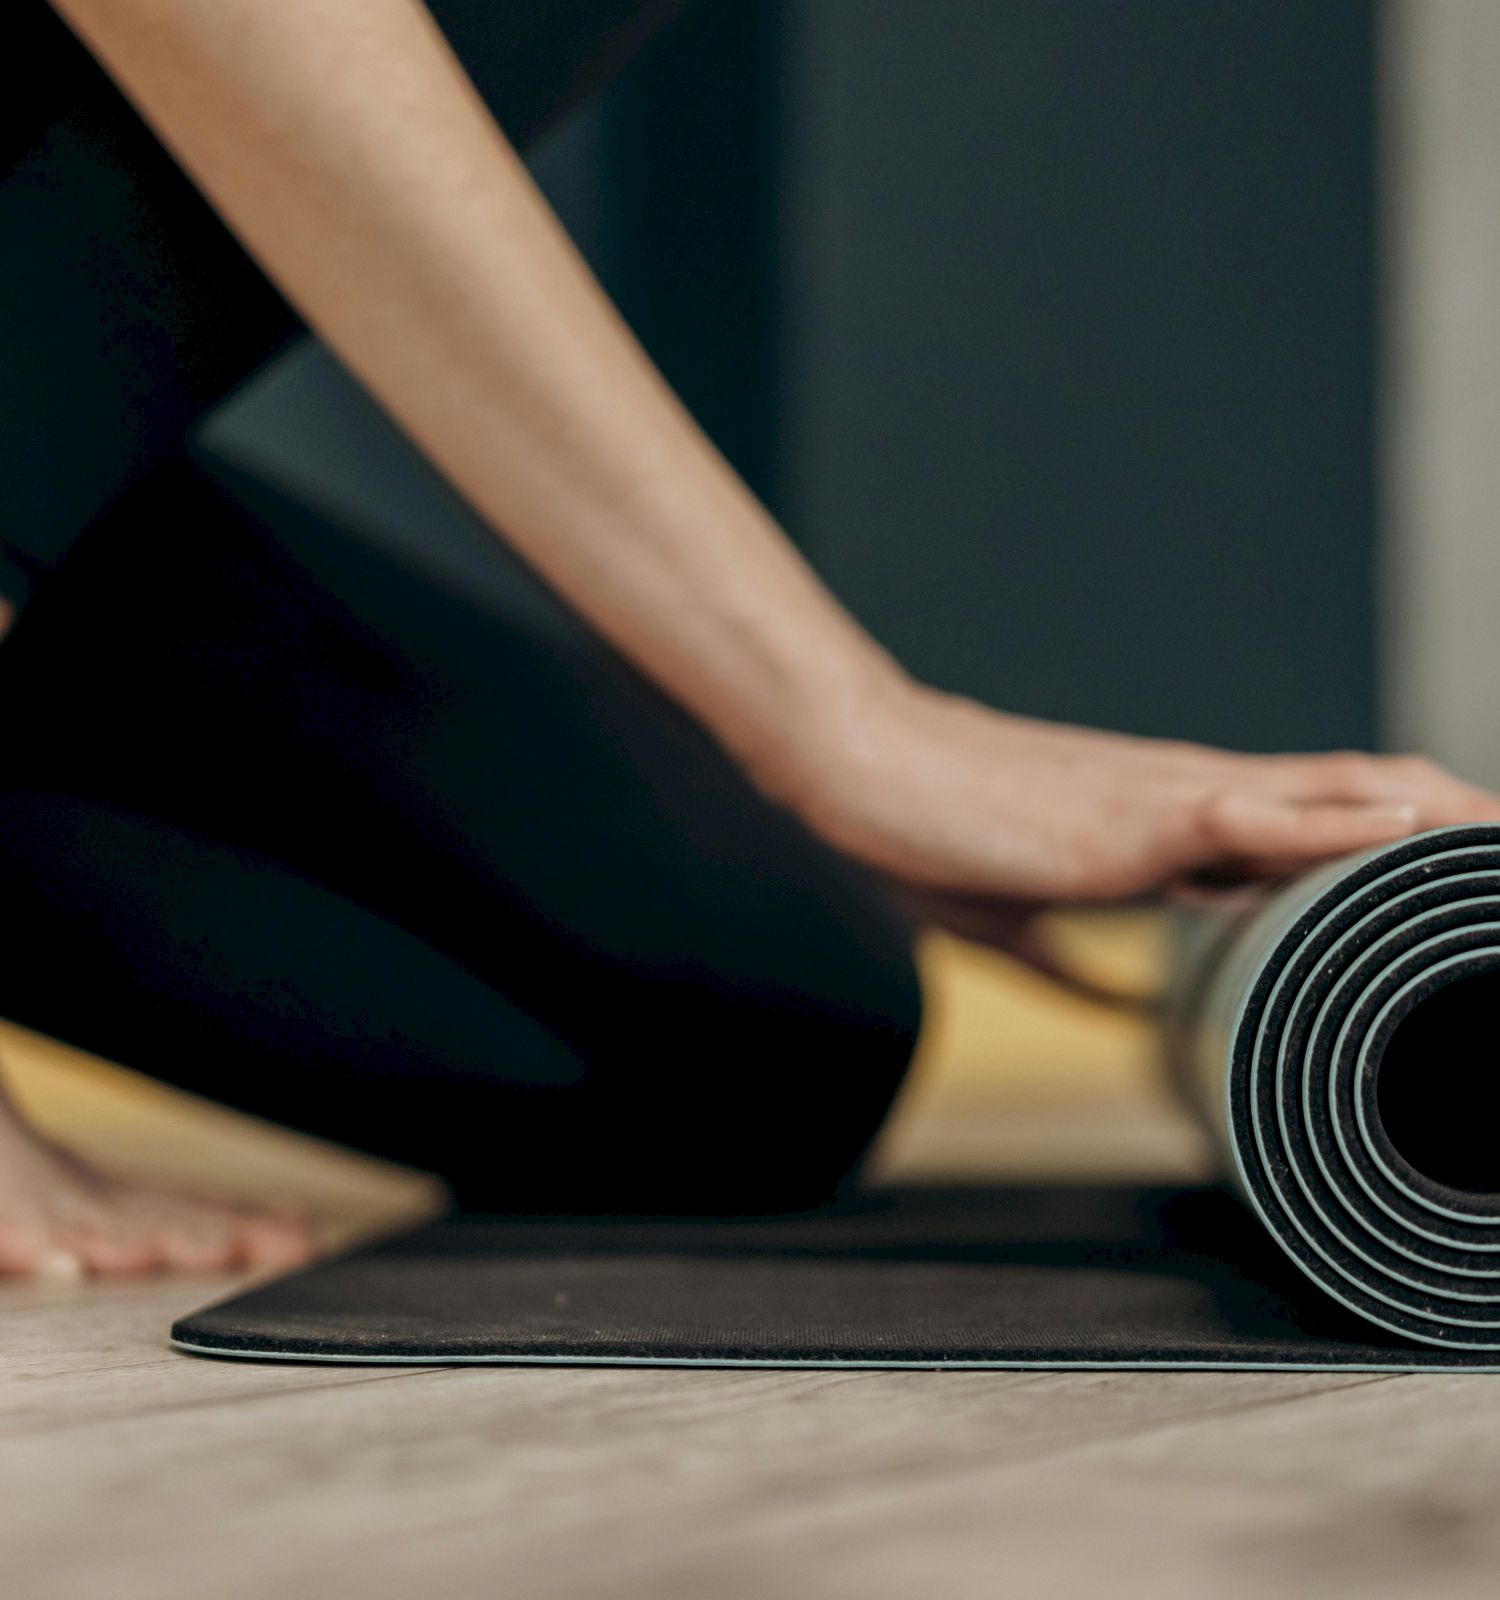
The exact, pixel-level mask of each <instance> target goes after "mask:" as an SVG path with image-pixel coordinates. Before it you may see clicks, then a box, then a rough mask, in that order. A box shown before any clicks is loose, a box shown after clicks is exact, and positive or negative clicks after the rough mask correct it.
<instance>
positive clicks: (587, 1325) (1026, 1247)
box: [172, 1185, 1500, 1371]
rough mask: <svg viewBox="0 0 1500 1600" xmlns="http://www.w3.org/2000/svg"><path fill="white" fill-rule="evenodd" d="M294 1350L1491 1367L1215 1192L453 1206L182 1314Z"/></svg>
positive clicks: (1034, 1190)
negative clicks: (1388, 1312)
mask: <svg viewBox="0 0 1500 1600" xmlns="http://www.w3.org/2000/svg"><path fill="white" fill-rule="evenodd" d="M172 1336H173V1340H174V1342H175V1343H176V1344H177V1345H178V1346H179V1347H180V1348H182V1349H185V1350H190V1351H194V1352H198V1353H203V1354H212V1355H225V1356H239V1357H261V1358H266V1359H281V1360H293V1361H340V1362H367V1361H375V1362H415V1363H422V1364H426V1363H443V1362H476V1361H479V1362H497V1363H514V1362H542V1363H588V1364H615V1363H624V1364H650V1365H699V1364H706V1365H733V1366H809V1367H841V1366H850V1367H856V1366H857V1367H955V1368H957V1367H966V1368H975V1367H980V1368H983V1367H995V1368H1004V1367H1062V1368H1065V1367H1118V1368H1132V1367H1173V1368H1293V1369H1295V1368H1320V1369H1321V1368H1341V1369H1354V1370H1380V1371H1408V1370H1417V1369H1424V1368H1443V1369H1452V1368H1468V1369H1473V1370H1491V1371H1493V1370H1500V1356H1497V1355H1496V1354H1494V1353H1493V1352H1482V1351H1474V1350H1453V1349H1442V1348H1438V1347H1435V1346H1430V1345H1420V1344H1412V1343H1410V1342H1407V1341H1404V1340H1402V1339H1400V1338H1397V1337H1394V1336H1392V1335H1388V1334H1385V1333H1382V1332H1381V1331H1380V1330H1379V1329H1376V1328H1372V1327H1371V1325H1370V1324H1369V1323H1368V1322H1365V1321H1363V1320H1361V1319H1360V1318H1358V1317H1356V1316H1354V1315H1353V1314H1352V1313H1350V1312H1349V1311H1347V1310H1345V1309H1343V1308H1342V1307H1340V1306H1338V1305H1336V1304H1335V1303H1334V1302H1333V1301H1331V1300H1330V1299H1329V1298H1328V1296H1327V1295H1326V1294H1323V1293H1321V1292H1320V1291H1319V1290H1318V1289H1317V1288H1316V1287H1315V1286H1314V1285H1313V1284H1312V1283H1310V1282H1309V1281H1308V1280H1307V1278H1306V1277H1305V1276H1304V1275H1303V1274H1302V1273H1300V1272H1299V1271H1297V1269H1296V1268H1295V1267H1293V1266H1292V1265H1291V1263H1290V1262H1288V1261H1287V1259H1286V1257H1285V1256H1284V1254H1283V1253H1282V1251H1281V1250H1279V1249H1278V1248H1277V1246H1276V1245H1275V1243H1274V1242H1273V1241H1272V1240H1271V1238H1269V1237H1268V1235H1267V1233H1266V1230H1265V1228H1264V1227H1263V1226H1262V1225H1261V1224H1260V1223H1259V1222H1257V1220H1256V1219H1255V1217H1254V1216H1252V1214H1251V1212H1250V1211H1249V1210H1248V1209H1247V1208H1246V1207H1245V1206H1244V1205H1242V1204H1241V1203H1240V1202H1239V1201H1238V1200H1237V1199H1235V1198H1234V1197H1233V1196H1231V1195H1229V1194H1228V1193H1225V1192H1222V1191H1220V1190H1217V1189H1208V1188H1203V1189H1142V1188H1123V1187H1101V1186H1086V1185H1084V1186H1075V1185H1069V1186H1027V1187H1006V1188H973V1187H910V1188H892V1189H887V1190H882V1191H875V1192H871V1193H869V1194H867V1195H865V1196H862V1197H859V1198H857V1199H854V1200H851V1201H849V1202H846V1203H844V1204H843V1205H841V1206H839V1207H837V1208H833V1209H829V1210H826V1211H822V1212H817V1213H810V1214H807V1215H802V1216H794V1217H777V1218H759V1219H734V1220H719V1221H708V1220H704V1221H683V1220H676V1219H664V1220H635V1219H629V1220H626V1219H616V1220H609V1219H601V1220H585V1219H563V1218H558V1219H545V1218H544V1219H525V1220H516V1219H511V1218H494V1217H454V1218H451V1219H449V1220H447V1221H443V1222H439V1223H435V1224H433V1225H431V1226H428V1227H425V1228H422V1229H420V1230H418V1231H416V1232H414V1233H410V1234H407V1235H405V1236H404V1237H401V1238H397V1239H392V1240H388V1241H386V1242H384V1243H381V1244H377V1245H373V1246H370V1247H368V1248H365V1249H362V1250H359V1251H356V1252H354V1253H353V1254H351V1255H348V1256H345V1257H342V1258H341V1259H338V1260H334V1261H329V1262H324V1263H321V1264H318V1265H315V1266H313V1267H310V1268H308V1269H307V1270H306V1271H303V1272H300V1273H296V1274H294V1275H292V1276H290V1277H287V1278H282V1279H279V1280H277V1281H276V1282H274V1283H270V1284H267V1285H266V1286H264V1287H262V1288H259V1289H254V1290H252V1291H250V1292H249V1293H247V1294H242V1295H238V1296H236V1297H235V1298H233V1299H230V1300H226V1301H224V1302H223V1303H221V1304H219V1305H216V1306H210V1307H207V1308H206V1309H204V1310H202V1311H199V1312H197V1313H195V1314H194V1315H192V1316H189V1317H185V1318H183V1320H182V1321H180V1322H179V1323H177V1325H176V1326H175V1327H174V1328H173V1330H172Z"/></svg>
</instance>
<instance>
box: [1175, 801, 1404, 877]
mask: <svg viewBox="0 0 1500 1600" xmlns="http://www.w3.org/2000/svg"><path fill="white" fill-rule="evenodd" d="M1201 820H1202V825H1203V831H1204V835H1205V842H1206V843H1207V844H1208V845H1209V846H1210V847H1211V849H1213V850H1214V851H1216V852H1217V854H1218V855H1219V856H1221V857H1229V858H1231V859H1232V860H1234V861H1235V862H1236V863H1238V862H1243V861H1256V860H1261V861H1277V862H1280V863H1282V864H1283V866H1292V865H1295V864H1298V863H1301V864H1306V863H1307V862H1310V861H1316V860H1320V859H1324V858H1326V857H1329V856H1338V855H1345V854H1348V853H1349V852H1350V851H1354V850H1364V849H1368V848H1369V847H1370V846H1372V845H1377V844H1386V843H1389V842H1390V841H1391V840H1393V839H1402V838H1405V837H1406V836H1407V835H1408V834H1411V833H1414V832H1415V831H1416V830H1417V828H1418V827H1419V826H1420V825H1421V813H1420V811H1419V810H1418V808H1417V807H1416V806H1414V805H1412V804H1410V803H1407V802H1396V803H1391V802H1383V801H1382V802H1376V803H1345V804H1330V805H1298V804H1294V803H1292V802H1289V801H1284V800H1275V799H1271V798H1270V797H1267V796H1260V795H1244V794H1229V795H1217V796H1214V797H1213V798H1212V799H1210V800H1209V801H1208V802H1207V803H1206V804H1205V806H1204V808H1203V813H1202V819H1201ZM1211 860H1212V857H1206V858H1205V859H1204V861H1202V862H1201V863H1200V865H1208V864H1210V862H1211Z"/></svg>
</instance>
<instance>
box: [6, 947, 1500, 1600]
mask: <svg viewBox="0 0 1500 1600" xmlns="http://www.w3.org/2000/svg"><path fill="white" fill-rule="evenodd" d="M989 978H990V974H989V973H988V972H987V971H986V970H985V969H984V966H983V962H982V961H981V960H980V959H979V958H973V957H970V956H968V955H965V954H964V953H962V952H954V951H952V950H946V951H942V952H939V957H938V958H937V960H936V965H935V968H934V984H935V987H936V989H937V990H938V992H939V997H940V1000H942V999H944V998H945V997H946V999H947V1000H949V1001H953V1002H955V1003H954V1004H953V1005H952V1006H950V1007H949V1008H948V1009H947V1010H945V1011H943V1012H942V1014H941V1015H940V1017H939V1019H938V1022H937V1023H936V1025H935V1027H934V1029H933V1031H932V1033H931V1035H930V1037H929V1041H928V1046H927V1049H926V1052H925V1055H926V1059H925V1060H924V1064H923V1070H922V1072H921V1074H920V1075H919V1078H918V1082H917V1085H916V1091H915V1093H914V1095H913V1096H912V1099H911V1102H910V1103H909V1104H908V1105H907V1106H906V1107H905V1108H904V1110H903V1113H902V1116H901V1118H900V1119H899V1120H898V1123H897V1125H896V1127H895V1129H894V1131H893V1135H892V1137H891V1139H890V1141H889V1142H888V1144H887V1146H886V1148H885V1149H884V1151H883V1153H882V1157H881V1160H882V1164H883V1165H884V1167H885V1169H886V1170H887V1171H888V1172H908V1173H919V1172H921V1173H926V1172H933V1171H954V1170H964V1171H966V1172H1009V1173H1027V1174H1033V1173H1037V1172H1066V1173H1077V1172H1101V1173H1103V1172H1109V1173H1114V1174H1127V1173H1129V1174H1134V1173H1139V1174H1142V1175H1145V1174H1163V1175H1165V1174H1174V1173H1176V1174H1187V1173H1192V1172H1194V1171H1197V1170H1200V1169H1201V1163H1202V1159H1203V1157H1202V1151H1201V1149H1200V1147H1199V1145H1198V1143H1197V1141H1196V1139H1195V1136H1194V1134H1193V1132H1192V1130H1191V1129H1190V1128H1188V1127H1187V1126H1186V1125H1185V1124H1184V1123H1182V1122H1181V1121H1180V1120H1178V1119H1176V1118H1175V1117H1174V1116H1173V1115H1172V1113H1171V1110H1170V1108H1169V1107H1167V1106H1166V1105H1165V1104H1164V1103H1163V1102H1162V1101H1161V1099H1160V1098H1159V1097H1158V1096H1157V1094H1156V1092H1155V1090H1154V1086H1153V1082H1152V1079H1151V1077H1150V1075H1149V1072H1148V1070H1147V1068H1146V1052H1147V1048H1148V1046H1147V1042H1146V1041H1145V1039H1144V1038H1143V1036H1141V1035H1140V1034H1138V1033H1137V1032H1134V1031H1132V1030H1131V1029H1130V1028H1129V1026H1128V1025H1126V1024H1122V1023H1118V1022H1114V1021H1112V1020H1109V1019H1099V1018H1094V1017H1090V1016H1085V1015H1083V1014H1081V1013H1078V1014H1069V1015H1066V1016H1064V1015H1063V1014H1062V1013H1061V1012H1058V1011H1056V1010H1055V1009H1054V1010H1052V1011H1049V1010H1048V1005H1049V1004H1050V1002H1044V1001H1043V1000H1042V999H1041V998H1040V997H1039V996H1038V995H1036V994H1033V993H1031V992H1030V991H1029V990H1027V989H1026V988H1025V986H1024V985H1021V984H1018V983H1016V982H1014V981H1012V982H1010V984H1009V986H1008V987H1007V986H1006V985H1004V984H1001V985H996V984H994V983H991V982H990V981H989ZM940 1009H941V1008H940ZM7 1042H8V1045H9V1050H8V1059H10V1060H12V1061H15V1060H17V1059H19V1061H20V1071H19V1076H20V1078H21V1080H22V1087H23V1090H24V1091H25V1093H26V1094H27V1097H28V1099H30V1100H31V1101H32V1103H33V1104H34V1105H35V1106H36V1107H37V1109H38V1110H39V1111H40V1112H43V1113H44V1114H45V1115H47V1116H48V1118H49V1120H52V1121H55V1122H58V1123H61V1124H66V1125H67V1126H68V1127H69V1128H70V1129H71V1130H72V1131H73V1132H74V1133H75V1134H77V1135H79V1137H80V1138H81V1141H82V1142H84V1143H91V1144H93V1145H94V1146H96V1147H98V1148H102V1149H107V1150H108V1151H109V1152H110V1153H111V1154H112V1155H113V1157H114V1158H115V1159H116V1160H117V1162H118V1163H119V1164H123V1165H150V1166H152V1167H154V1168H156V1169H166V1170H172V1171H176V1172H178V1173H180V1174H191V1173H192V1172H194V1171H200V1170H201V1171H210V1170H211V1171H212V1172H213V1173H214V1174H215V1175H216V1176H217V1177H218V1178H219V1179H220V1181H221V1183H223V1184H227V1185H228V1186H230V1187H237V1188H241V1189H243V1190H246V1191H248V1192H255V1191H256V1190H257V1189H262V1190H263V1189H266V1188H274V1189H275V1190H276V1191H277V1192H279V1193H286V1192H297V1193H301V1194H302V1195H303V1196H304V1198H306V1199H308V1200H309V1202H310V1203H312V1204H314V1205H315V1206H316V1207H317V1209H318V1210H319V1213H320V1215H321V1216H323V1218H324V1219H325V1222H326V1223H327V1224H328V1227H329V1229H330V1232H331V1234H336V1235H338V1236H340V1237H347V1236H349V1235H351V1234H354V1233H358V1232H360V1231H362V1230H364V1229H368V1228H370V1227H373V1226H381V1225H386V1224H388V1223H389V1222H390V1221H392V1220H393V1219H396V1218H399V1217H402V1216H406V1215H413V1216H414V1215H417V1214H420V1212H421V1211H422V1209H423V1208H424V1207H426V1206H430V1205H431V1204H432V1199H433V1195H432V1190H431V1188H430V1186H428V1185H427V1184H426V1183H425V1182H424V1181H422V1180H420V1179H416V1178H414V1177H412V1176H410V1175H403V1174H396V1173H392V1172H390V1171H389V1170H381V1169H376V1168H375V1167H374V1166H373V1165H372V1164H368V1163H361V1162H357V1161H355V1160H353V1158H350V1157H347V1156H335V1155H333V1154H332V1153H330V1152H327V1151H324V1150H314V1149H312V1148H311V1147H306V1146H303V1145H301V1144H299V1143H297V1142H295V1141H289V1140H287V1139H285V1137H284V1136H279V1135H278V1136H275V1137H273V1136H271V1135H270V1134H268V1133H266V1132H265V1131H264V1130H259V1129H255V1128H253V1127H251V1126H250V1125H248V1124H242V1123H240V1122H238V1120H237V1119H227V1118H223V1117H222V1116H220V1117H215V1116H210V1115H208V1114H206V1113H204V1112H203V1111H202V1110H201V1109H200V1108H195V1107H191V1106H188V1105H187V1104H185V1103H183V1102H179V1101H178V1100H177V1099H176V1098H175V1097H165V1096H162V1095H160V1094H158V1093H155V1092H152V1091H146V1090H142V1089H141V1088H139V1087H138V1086H137V1085H135V1084H134V1083H133V1082H131V1081H129V1080H126V1079H124V1078H121V1077H118V1076H117V1075H115V1074H113V1073H111V1072H109V1071H107V1070H106V1069H102V1068H97V1067H95V1066H93V1065H91V1064H87V1063H79V1062H76V1061H68V1060H66V1059H64V1058H63V1056H62V1054H61V1053H60V1052H57V1051H56V1050H55V1049H50V1048H48V1047H45V1046H40V1045H38V1044H36V1043H35V1042H34V1041H28V1040H25V1039H21V1038H17V1037H11V1038H10V1039H9V1040H8V1041H7ZM1044 1059H1045V1060H1048V1061H1050V1069H1049V1070H1048V1071H1047V1072H1046V1073H1043V1072H1042V1071H1041V1069H1040V1067H1039V1062H1041V1061H1042V1060H1044ZM228 1286H229V1285H228V1284H227V1283H226V1282H222V1281H202V1280H199V1281H191V1280H183V1279H175V1280H160V1281H153V1282H148V1283H143V1284H137V1285H133V1286H120V1287H100V1286H88V1285H76V1284H74V1285H69V1284H39V1283H30V1284H22V1283H11V1284H8V1285H0V1594H3V1595H4V1596H5V1597H6V1600H44V1597H45V1600H54V1597H55V1600H179V1597H180V1600H187V1597H193V1600H203V1597H210V1596H212V1597H216V1600H240V1597H244V1600H250V1597H255V1600H263V1597H273V1600H301V1597H304V1596H318V1597H332V1596H340V1597H342V1596H349V1597H360V1600H385V1597H388V1596H389V1597H395V1596H410V1595H414V1594H415V1595H420V1596H422V1597H423V1600H443V1597H447V1596H464V1597H468V1596H485V1597H489V1596H497V1597H500V1596H503V1597H505V1600H529V1597H533V1596H538V1597H540V1596H546V1597H549V1600H552V1597H557V1600H567V1597H574V1596H576V1597H579V1600H583V1597H599V1600H603V1597H609V1600H783V1597H785V1600H801V1597H804V1596H806V1597H812V1596H817V1597H820V1600H821V1597H843V1596H848V1597H850V1600H853V1597H856V1596H857V1597H861V1600H865V1597H868V1600H884V1597H887V1596H889V1597H891V1600H895V1597H898V1596H900V1597H903V1600H904V1597H909V1596H913V1595H921V1596H930V1597H932V1600H969V1597H974V1600H981V1597H982V1600H991V1597H997V1596H1005V1597H1031V1596H1037V1597H1042V1596H1048V1597H1050V1596H1059V1597H1062V1596H1074V1595H1083V1594H1088V1593H1091V1592H1102V1593H1107V1594H1109V1595H1111V1596H1121V1597H1130V1596H1136V1595H1139V1596H1143V1597H1145V1596H1150V1597H1151V1600H1172V1597H1175V1596H1179V1595H1181V1596H1193V1597H1195V1600H1197V1597H1204V1600H1234V1597H1237V1596H1241V1595H1243V1596H1250V1595H1255V1596H1265V1595H1275V1596H1295V1595H1309V1596H1311V1595H1314V1594H1316V1595H1318V1596H1330V1595H1359V1596H1362V1597H1371V1600H1379V1597H1383V1596H1387V1595H1389V1596H1392V1597H1394V1596H1401V1597H1403V1600H1405V1597H1412V1596H1421V1597H1423V1600H1426V1597H1447V1596H1455V1597H1457V1596H1469V1595H1473V1596H1480V1595H1483V1596H1486V1597H1492V1596H1493V1595H1494V1594H1495V1593H1496V1592H1497V1589H1500V1531H1497V1518H1496V1516H1495V1512H1494V1508H1495V1506H1496V1505H1497V1504H1500V1379H1492V1378H1482V1377H1481V1378H1476V1377H1462V1376H1437V1377H1434V1376H1421V1377H1371V1376H1368V1375H1349V1376H1344V1377H1339V1376H1329V1375H1287V1376H1274V1375H1261V1374H1238V1375H1236V1374H1227V1375H1212V1374H1179V1375H1171V1374H1113V1375H1112V1374H1048V1373H1021V1374H980V1373H948V1374H931V1373H847V1374H838V1373H806V1374H798V1373H788V1372H775V1373H770V1372H767V1373H756V1372H734V1371H699V1372H682V1371H658V1372H651V1371H622V1370H567V1371H547V1370H542V1369H524V1370H523V1369H499V1368H463V1369H453V1368H449V1369H421V1368H412V1369H394V1370H384V1369H375V1370H371V1369H346V1368H336V1367H321V1366H318V1367H315V1366H306V1367H298V1366H255V1365H250V1364H241V1363H231V1362H216V1361H205V1360H195V1359H193V1358H190V1357H185V1356H179V1355H175V1354H174V1353H173V1352H171V1351H170V1350H169V1349H168V1348H167V1347H166V1344H165V1329H166V1327H167V1325H168V1323H169V1322H170V1321H171V1319H172V1318H173V1317H174V1316H175V1315H177V1314H179V1313H180V1312H182V1311H183V1310H185V1309H187V1308H189V1307H190V1306H192V1305H194V1304H197V1303H201V1302H202V1301H204V1300H206V1299H209V1298H211V1297H215V1296H217V1295H218V1294H220V1293H222V1292H223V1291H224V1290H225V1289H226V1288H227V1287H228Z"/></svg>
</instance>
